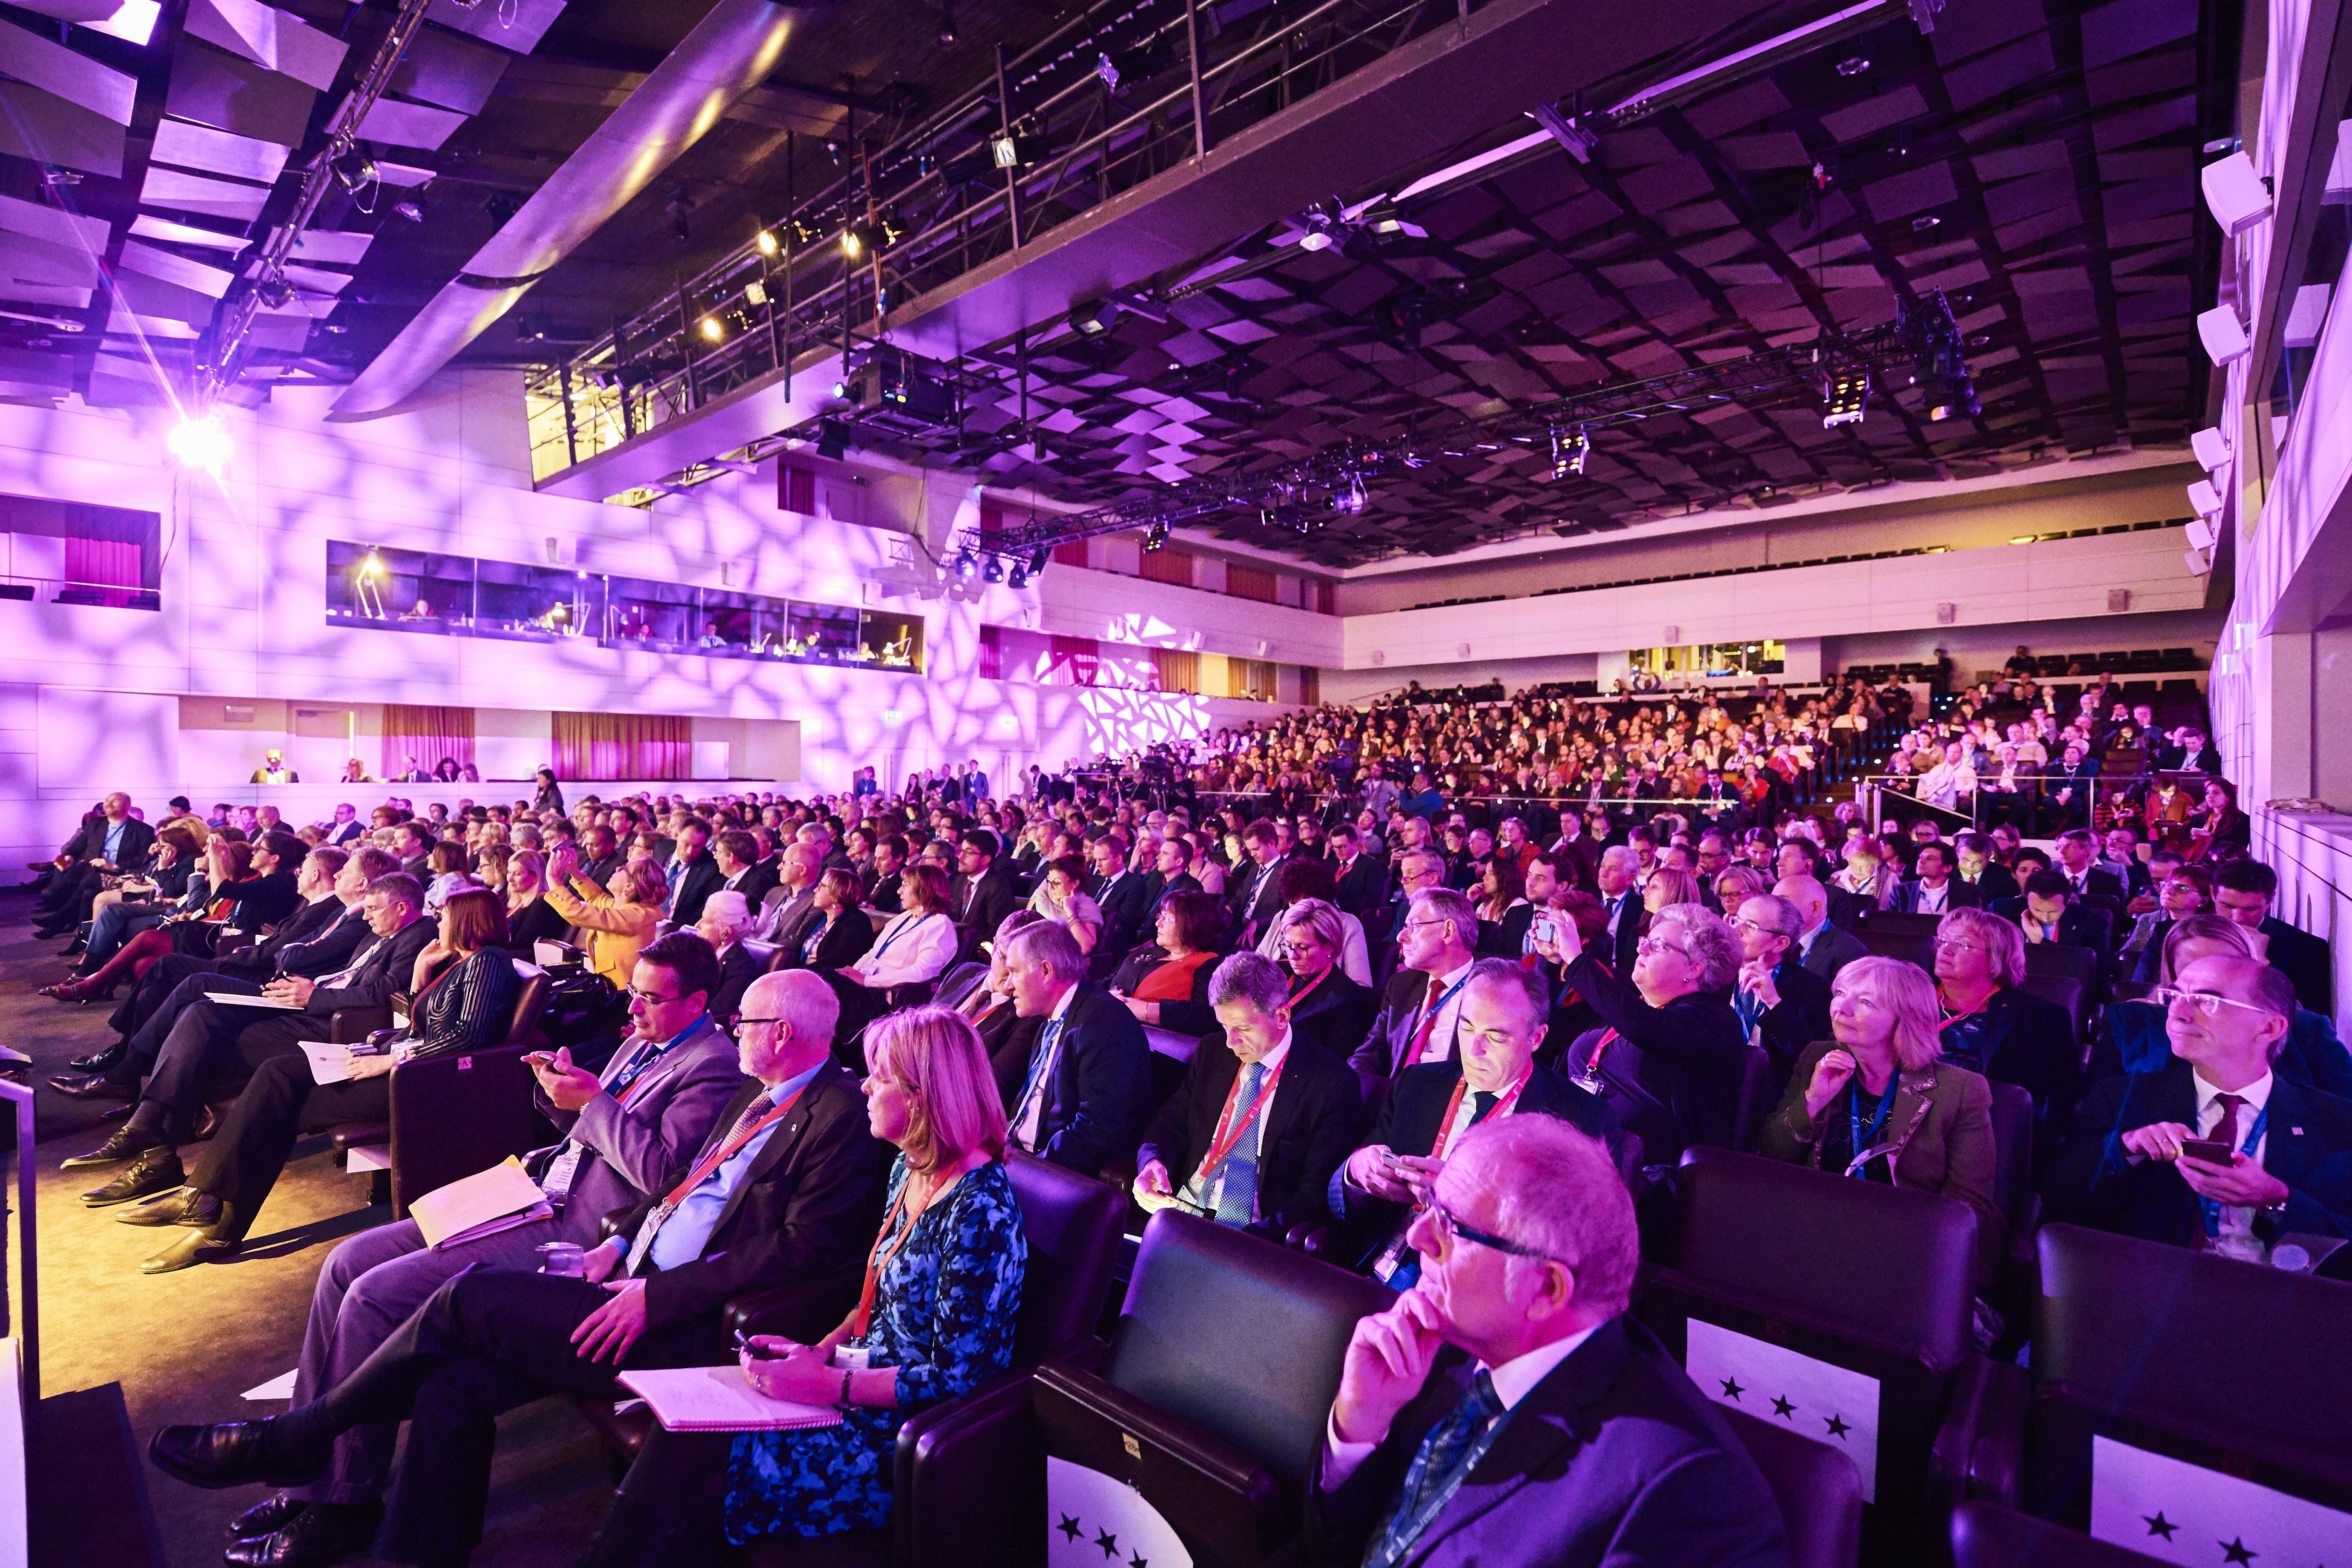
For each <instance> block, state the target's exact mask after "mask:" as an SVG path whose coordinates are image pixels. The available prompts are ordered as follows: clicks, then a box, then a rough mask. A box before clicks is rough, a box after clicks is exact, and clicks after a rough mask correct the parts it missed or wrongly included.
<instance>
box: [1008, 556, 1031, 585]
mask: <svg viewBox="0 0 2352 1568" xmlns="http://www.w3.org/2000/svg"><path fill="white" fill-rule="evenodd" d="M1004 585H1005V586H1006V587H1008V588H1026V587H1027V586H1028V585H1029V563H1027V562H1025V561H1015V562H1014V563H1013V570H1012V572H1011V573H1010V574H1008V575H1007V576H1006V578H1005V580H1004Z"/></svg>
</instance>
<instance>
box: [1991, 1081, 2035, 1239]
mask: <svg viewBox="0 0 2352 1568" xmlns="http://www.w3.org/2000/svg"><path fill="white" fill-rule="evenodd" d="M1991 1089H1992V1148H1993V1168H1992V1201H1993V1203H1994V1204H1995V1205H1997V1206H1998V1207H1999V1208H2000V1212H2001V1215H2002V1216H2003V1217H2004V1218H2006V1219H2007V1220H2008V1221H2009V1223H2010V1226H2011V1229H2012V1230H2013V1229H2015V1228H2017V1227H2019V1226H2022V1225H2023V1224H2024V1223H2025V1219H2026V1211H2027V1210H2028V1209H2029V1208H2030V1207H2031V1206H2032V1201H2033V1096H2032V1093H2031V1092H2030V1091H2029V1090H2028V1089H2026V1088H2025V1087H2024V1086H2023V1085H2021V1084H2014V1083H1996V1084H1993V1085H1992V1086H1991Z"/></svg>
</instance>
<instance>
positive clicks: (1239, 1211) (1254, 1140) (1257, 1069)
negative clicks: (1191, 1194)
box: [1209, 1062, 1265, 1225]
mask: <svg viewBox="0 0 2352 1568" xmlns="http://www.w3.org/2000/svg"><path fill="white" fill-rule="evenodd" d="M1263 1082H1265V1063H1264V1062H1252V1063H1250V1065H1249V1066H1247V1067H1245V1068H1242V1082H1241V1088H1240V1089H1239V1090H1238V1091H1237V1092H1236V1093H1235V1094H1234V1115H1235V1116H1247V1115H1249V1114H1250V1113H1251V1111H1253V1110H1255V1109H1256V1108H1257V1090H1258V1086H1259V1085H1260V1084H1261V1083H1263ZM1264 1136H1265V1130H1264V1129H1263V1128H1261V1129H1259V1130H1258V1131H1255V1132H1250V1131H1244V1132H1242V1133H1241V1134H1240V1135H1239V1136H1238V1137H1236V1138H1235V1139H1234V1147H1233V1152H1231V1153H1229V1154H1227V1155H1226V1156H1225V1163H1224V1178H1225V1183H1224V1185H1223V1187H1222V1188H1220V1189H1219V1190H1218V1193H1217V1223H1218V1224H1219V1225H1247V1224H1249V1222H1250V1221H1252V1220H1254V1219H1255V1218H1256V1217H1257V1144H1258V1140H1259V1139H1260V1138H1262V1137H1264ZM1209 1175H1210V1179H1211V1180H1214V1179H1215V1178H1216V1175H1217V1173H1216V1172H1214V1171H1212V1172H1211V1173H1209Z"/></svg>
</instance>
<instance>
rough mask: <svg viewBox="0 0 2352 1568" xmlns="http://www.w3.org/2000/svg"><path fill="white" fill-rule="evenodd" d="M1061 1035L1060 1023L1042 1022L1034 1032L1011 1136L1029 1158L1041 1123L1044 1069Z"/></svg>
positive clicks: (1055, 1019)
mask: <svg viewBox="0 0 2352 1568" xmlns="http://www.w3.org/2000/svg"><path fill="white" fill-rule="evenodd" d="M1061 1033H1062V1020H1060V1019H1059V1018H1048V1019H1046V1020H1045V1027H1044V1028H1042V1029H1040V1030H1038V1031H1037V1054H1036V1055H1035V1056H1034V1057H1033V1058H1030V1061H1029V1078H1028V1081H1027V1082H1025V1083H1024V1084H1023V1085H1022V1086H1021V1114H1020V1116H1019V1117H1018V1118H1016V1119H1015V1121H1013V1133H1014V1135H1015V1136H1016V1137H1017V1138H1018V1139H1019V1140H1020V1142H1021V1147H1022V1148H1024V1149H1026V1150H1028V1151H1029V1152H1031V1153H1033V1154H1034V1153H1035V1152H1037V1143H1038V1135H1039V1134H1040V1133H1041V1132H1042V1131H1044V1127H1043V1123H1044V1121H1045V1068H1046V1064H1048V1063H1049V1062H1051V1061H1052V1060H1053V1059H1054V1042H1055V1040H1056V1039H1058V1038H1060V1037H1061Z"/></svg>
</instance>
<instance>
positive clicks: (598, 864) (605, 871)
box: [580, 849, 758, 913]
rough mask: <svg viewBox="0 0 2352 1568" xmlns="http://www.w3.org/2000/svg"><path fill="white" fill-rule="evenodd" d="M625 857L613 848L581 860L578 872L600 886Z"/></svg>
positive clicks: (611, 876) (756, 908)
mask: <svg viewBox="0 0 2352 1568" xmlns="http://www.w3.org/2000/svg"><path fill="white" fill-rule="evenodd" d="M627 858H628V857H627V856H626V855H625V853H624V852H623V851H621V850H618V849H615V850H614V851H613V852H612V853H611V854H610V855H607V856H605V857H604V858H602V859H599V860H583V861H582V862H581V863H580V874H581V875H582V876H583V877H585V878H587V879H589V880H590V881H592V882H593V883H595V884H596V885H597V886H598V887H600V888H601V887H603V886H604V885H605V884H606V883H607V882H610V881H611V880H612V879H613V873H614V872H615V871H617V870H619V869H620V868H621V867H622V866H623V865H624V864H625V863H626V861H627ZM757 910H758V906H756V905H754V906H753V912H755V913H756V912H757Z"/></svg>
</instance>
